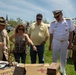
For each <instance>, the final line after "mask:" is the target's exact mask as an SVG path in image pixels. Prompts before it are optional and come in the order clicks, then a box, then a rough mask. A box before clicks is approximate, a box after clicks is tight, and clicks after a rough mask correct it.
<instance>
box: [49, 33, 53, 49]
mask: <svg viewBox="0 0 76 75" xmlns="http://www.w3.org/2000/svg"><path fill="white" fill-rule="evenodd" d="M52 39H53V34H50V37H49V50H51V44H52Z"/></svg>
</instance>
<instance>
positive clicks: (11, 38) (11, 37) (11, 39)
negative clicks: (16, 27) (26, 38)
mask: <svg viewBox="0 0 76 75" xmlns="http://www.w3.org/2000/svg"><path fill="white" fill-rule="evenodd" d="M14 38H15V34H13V35H12V36H10V38H9V39H10V41H11V42H13V43H14V44H15V41H14V40H13V39H14Z"/></svg>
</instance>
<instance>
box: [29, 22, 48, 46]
mask: <svg viewBox="0 0 76 75" xmlns="http://www.w3.org/2000/svg"><path fill="white" fill-rule="evenodd" d="M28 33H29V34H30V38H31V40H32V41H33V43H34V44H35V45H40V44H41V43H42V41H44V39H45V38H46V37H47V36H48V35H49V33H48V27H47V26H46V24H44V23H41V25H37V23H34V24H32V25H31V27H30V28H29V32H28Z"/></svg>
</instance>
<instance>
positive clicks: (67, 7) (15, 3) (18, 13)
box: [0, 0, 76, 22]
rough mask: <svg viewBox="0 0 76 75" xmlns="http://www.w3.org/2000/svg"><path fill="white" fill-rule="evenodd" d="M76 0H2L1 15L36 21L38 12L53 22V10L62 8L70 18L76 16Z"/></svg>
mask: <svg viewBox="0 0 76 75" xmlns="http://www.w3.org/2000/svg"><path fill="white" fill-rule="evenodd" d="M75 3H76V0H0V16H3V17H6V14H7V15H8V17H9V19H10V18H13V19H16V18H18V17H20V18H21V19H22V20H23V21H34V20H35V17H36V14H37V13H41V14H43V17H44V19H46V20H47V21H48V22H51V21H52V20H53V19H54V18H53V14H52V11H53V10H57V9H61V10H63V15H64V16H65V17H68V18H74V17H76V4H75Z"/></svg>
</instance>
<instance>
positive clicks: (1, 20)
mask: <svg viewBox="0 0 76 75" xmlns="http://www.w3.org/2000/svg"><path fill="white" fill-rule="evenodd" d="M0 25H6V21H5V19H4V18H3V17H0Z"/></svg>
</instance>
